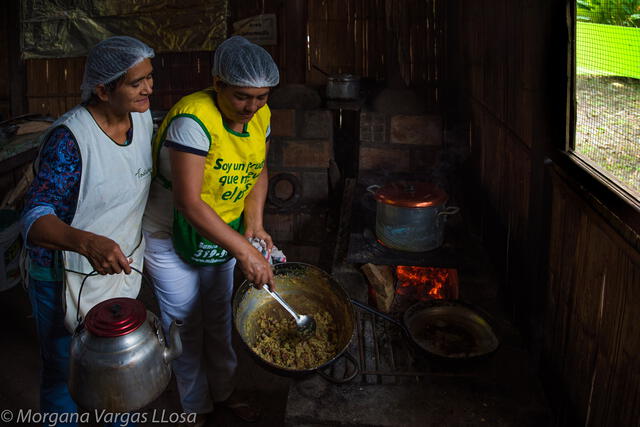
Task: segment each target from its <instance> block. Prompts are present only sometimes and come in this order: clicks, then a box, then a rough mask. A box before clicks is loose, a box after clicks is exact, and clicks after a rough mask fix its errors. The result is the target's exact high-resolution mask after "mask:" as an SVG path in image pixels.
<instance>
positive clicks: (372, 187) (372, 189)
mask: <svg viewBox="0 0 640 427" xmlns="http://www.w3.org/2000/svg"><path fill="white" fill-rule="evenodd" d="M379 188H380V186H379V185H378V184H373V185H370V186H368V187H367V191H368V192H369V193H371V194H373V195H375V194H376V190H378V189H379Z"/></svg>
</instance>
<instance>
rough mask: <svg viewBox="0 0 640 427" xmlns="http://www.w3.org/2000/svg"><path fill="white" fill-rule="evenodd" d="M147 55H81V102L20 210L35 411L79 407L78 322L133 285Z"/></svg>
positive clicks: (138, 51) (45, 146)
mask: <svg viewBox="0 0 640 427" xmlns="http://www.w3.org/2000/svg"><path fill="white" fill-rule="evenodd" d="M153 56H154V52H153V49H151V48H150V47H148V46H147V45H145V44H144V43H142V42H140V41H139V40H136V39H134V38H131V37H125V36H118V37H111V38H108V39H105V40H103V41H102V42H100V43H98V44H97V45H96V46H94V47H93V48H92V49H91V50H90V52H89V54H88V56H87V61H86V64H85V72H84V77H83V82H82V86H81V90H82V95H81V98H82V103H81V104H80V105H78V106H76V107H74V108H73V109H71V110H70V111H68V112H67V113H65V114H64V115H63V116H61V117H60V118H59V119H58V120H57V121H56V122H55V123H54V124H53V125H52V126H51V127H50V128H49V130H48V131H47V132H46V134H45V135H44V136H43V142H42V145H41V149H40V153H39V156H38V159H37V161H36V169H37V171H36V177H35V179H34V181H33V184H32V185H31V188H30V189H29V192H28V193H27V198H26V203H25V210H24V214H23V233H24V237H25V240H26V241H27V249H28V255H29V284H28V288H29V297H30V300H31V304H32V307H33V314H34V318H35V320H36V326H37V331H38V338H39V344H40V351H41V356H42V361H43V372H42V383H41V390H40V412H43V413H65V414H70V413H76V412H77V408H76V405H75V403H74V402H73V400H72V399H71V397H70V395H69V391H68V389H67V378H68V365H69V344H70V339H71V332H72V331H73V330H74V328H75V327H76V326H77V324H78V321H79V320H81V319H82V317H83V316H84V315H85V314H86V313H87V311H89V309H91V307H93V305H95V304H97V303H98V302H100V301H103V300H105V299H108V298H113V297H130V298H135V297H136V296H137V295H138V291H139V289H140V283H141V276H140V274H139V273H137V272H135V271H134V270H139V271H142V263H143V258H144V257H143V253H144V241H143V240H142V235H141V222H142V215H143V212H144V208H145V204H146V200H147V196H148V192H149V184H150V182H151V171H152V161H151V135H152V132H153V123H152V120H151V113H150V111H149V95H151V93H152V87H153V79H152V74H151V73H152V66H151V61H150V58H152V57H153ZM96 273H97V274H96ZM91 274H93V275H91ZM87 275H91V276H90V277H89V278H88V279H87V280H86V281H85V283H84V285H83V286H82V294H81V300H80V305H79V306H78V294H79V292H80V289H81V284H82V282H83V279H84V278H85V277H86V276H87ZM67 417H68V415H67ZM59 425H62V424H59ZM66 425H75V424H66Z"/></svg>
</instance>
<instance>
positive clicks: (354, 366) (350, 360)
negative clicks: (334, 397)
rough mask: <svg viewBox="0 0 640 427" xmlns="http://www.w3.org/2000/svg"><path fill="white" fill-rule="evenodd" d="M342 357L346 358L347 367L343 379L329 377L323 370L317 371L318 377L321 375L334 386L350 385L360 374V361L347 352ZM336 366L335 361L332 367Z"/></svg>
mask: <svg viewBox="0 0 640 427" xmlns="http://www.w3.org/2000/svg"><path fill="white" fill-rule="evenodd" d="M341 357H344V359H345V364H346V365H347V366H346V368H345V373H344V376H343V377H342V378H337V377H334V376H332V375H329V374H327V373H326V372H324V371H322V370H321V369H318V370H317V371H316V372H317V373H318V375H320V376H321V377H322V378H324V379H325V380H327V381H329V382H332V383H334V384H344V383H348V382H349V381H351V380H352V379H354V378H355V377H356V376H358V374H359V373H360V365H358V361H357V360H356V358H355V357H353V355H352V354H351V353H349V351H345V352H344V353H342V356H341ZM334 364H335V361H334V363H332V364H331V365H334ZM349 365H351V372H349Z"/></svg>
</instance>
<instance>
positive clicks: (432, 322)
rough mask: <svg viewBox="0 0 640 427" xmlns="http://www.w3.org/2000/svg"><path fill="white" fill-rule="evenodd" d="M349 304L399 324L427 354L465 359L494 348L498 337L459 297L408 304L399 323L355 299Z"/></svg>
mask: <svg viewBox="0 0 640 427" xmlns="http://www.w3.org/2000/svg"><path fill="white" fill-rule="evenodd" d="M351 303H352V304H354V305H356V306H358V307H360V308H362V309H364V310H366V311H369V312H371V313H373V314H375V315H376V316H379V317H381V318H383V319H385V320H387V321H389V322H392V323H394V324H395V325H397V326H399V327H400V328H401V329H402V331H403V332H404V334H405V335H406V336H407V337H408V338H409V340H410V341H411V342H412V343H413V344H414V345H415V346H416V347H417V348H418V349H419V350H421V351H423V352H424V353H426V354H427V355H430V356H435V357H436V358H440V359H446V360H468V359H475V358H479V357H482V356H486V355H489V354H491V353H493V352H494V351H495V350H497V348H498V346H499V340H498V337H497V336H496V334H495V333H494V331H493V328H492V327H491V325H490V324H489V322H488V321H487V320H486V318H485V317H484V316H482V315H481V314H480V310H479V309H478V308H476V307H474V306H472V305H471V304H469V303H466V302H463V301H458V300H429V301H420V302H418V303H416V304H414V305H412V306H411V307H409V308H408V309H407V310H406V311H405V312H404V315H403V317H402V322H401V321H398V320H396V319H394V318H393V317H391V316H388V315H386V314H384V313H381V312H379V311H377V310H375V309H373V308H372V307H370V306H368V305H366V304H363V303H361V302H359V301H356V300H353V299H352V300H351Z"/></svg>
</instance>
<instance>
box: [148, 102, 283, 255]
mask: <svg viewBox="0 0 640 427" xmlns="http://www.w3.org/2000/svg"><path fill="white" fill-rule="evenodd" d="M214 97H215V92H214V91H213V89H206V90H203V91H200V92H196V93H193V94H191V95H187V96H185V97H184V98H182V99H181V100H180V101H178V102H177V103H176V104H175V105H174V106H173V108H171V110H169V112H168V113H167V116H166V117H165V119H164V121H163V122H162V124H161V125H160V128H159V129H158V132H157V134H156V138H155V139H154V144H153V145H154V159H156V162H155V164H154V166H155V167H156V168H157V159H158V158H159V153H160V150H162V149H166V148H163V147H164V143H165V139H166V134H167V129H168V127H169V125H170V124H171V122H172V121H173V120H174V119H175V118H177V117H189V118H192V119H193V120H195V121H196V122H197V123H198V124H199V125H200V126H201V127H202V130H203V131H204V133H205V134H206V135H207V138H208V139H209V150H208V153H207V156H206V159H205V168H204V179H203V185H202V191H201V194H200V196H201V198H202V200H203V201H204V202H205V203H206V204H207V205H209V206H210V207H211V208H212V209H213V210H214V211H215V212H216V213H217V214H218V215H219V216H220V218H222V220H223V221H224V222H225V223H227V224H229V226H231V227H232V228H234V229H235V230H238V231H241V228H242V212H243V211H244V199H245V198H246V196H247V195H248V194H249V193H250V191H251V189H252V188H253V186H254V184H255V183H256V181H257V179H258V177H259V176H260V173H261V172H262V169H263V168H264V165H265V157H266V134H267V130H268V128H269V121H270V117H271V112H270V110H269V107H268V106H266V105H265V106H264V107H262V108H261V109H260V110H258V111H257V112H256V114H255V115H254V116H253V118H252V119H251V121H250V122H249V123H248V124H247V125H245V129H244V130H243V132H241V133H238V132H235V131H233V130H231V129H229V128H227V127H226V126H225V124H224V122H223V120H222V116H221V114H220V111H219V110H218V108H217V106H216V104H215V102H214ZM156 179H159V180H160V181H161V182H163V183H164V184H165V186H170V182H169V180H168V179H167V178H166V177H163V176H162V175H161V174H157V175H156ZM194 233H195V235H194ZM173 241H174V247H175V249H176V252H178V254H179V255H180V256H181V257H182V258H183V259H185V261H187V262H190V263H193V264H197V265H210V264H215V263H218V262H222V261H226V260H227V259H228V258H229V256H228V253H227V252H226V250H224V249H223V248H220V247H218V246H217V245H215V244H213V243H212V242H210V241H208V240H206V239H205V238H203V237H202V236H199V235H197V232H195V230H193V229H192V227H191V226H190V224H188V222H187V221H186V219H185V218H184V217H182V215H181V214H180V213H179V212H174V221H173Z"/></svg>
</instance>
